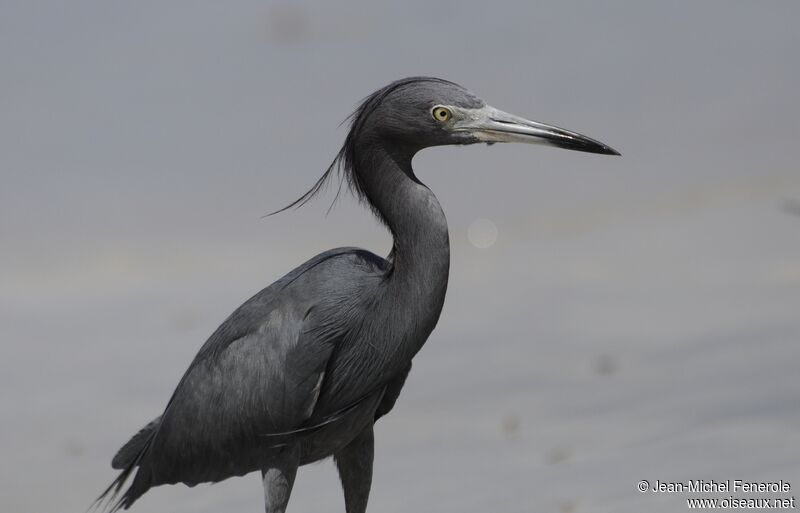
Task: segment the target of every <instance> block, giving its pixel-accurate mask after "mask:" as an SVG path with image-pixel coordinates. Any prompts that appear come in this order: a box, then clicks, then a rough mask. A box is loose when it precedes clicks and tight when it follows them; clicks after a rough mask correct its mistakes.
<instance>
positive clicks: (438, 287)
mask: <svg viewBox="0 0 800 513" xmlns="http://www.w3.org/2000/svg"><path fill="white" fill-rule="evenodd" d="M412 157H413V152H411V151H408V152H403V151H394V152H393V151H391V150H387V149H385V148H384V147H382V146H380V145H373V146H370V147H367V148H362V151H361V152H360V155H359V158H358V162H357V165H356V172H357V173H358V174H359V179H360V180H361V184H362V186H363V188H364V192H365V193H366V195H367V198H368V199H369V201H370V203H371V204H372V205H373V207H374V208H375V209H376V210H377V211H378V212H379V214H380V215H381V217H382V218H383V220H384V221H385V222H386V224H387V226H388V227H389V230H391V232H392V236H393V237H394V248H393V249H392V253H393V261H392V271H391V274H390V276H389V277H388V280H389V281H390V284H389V285H390V290H391V291H392V292H393V293H395V294H398V295H401V296H402V298H403V299H404V300H406V301H408V302H409V303H410V304H414V305H415V306H416V307H417V308H419V309H420V314H421V315H422V316H424V317H426V318H427V317H429V316H432V319H431V321H432V324H431V325H430V327H429V329H430V330H432V329H433V326H434V325H435V324H436V321H437V320H438V317H439V313H440V312H441V308H442V305H443V303H444V295H445V292H446V290H447V278H448V273H449V270H450V242H449V236H448V232H447V219H446V218H445V216H444V212H443V211H442V207H441V206H440V205H439V201H438V200H437V199H436V196H434V194H433V192H431V190H430V189H428V188H427V187H426V186H425V185H423V184H422V183H421V182H420V181H419V180H417V178H416V176H414V172H413V170H412V169H411V158H412ZM423 310H424V311H423ZM428 333H429V331H428ZM425 337H427V333H426V334H425Z"/></svg>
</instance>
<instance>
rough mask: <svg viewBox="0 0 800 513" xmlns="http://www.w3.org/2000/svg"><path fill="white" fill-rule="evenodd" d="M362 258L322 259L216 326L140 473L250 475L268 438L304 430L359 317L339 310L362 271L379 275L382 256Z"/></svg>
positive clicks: (270, 444)
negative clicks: (342, 344)
mask: <svg viewBox="0 0 800 513" xmlns="http://www.w3.org/2000/svg"><path fill="white" fill-rule="evenodd" d="M365 254H367V252H364V251H363V250H353V249H349V248H345V249H341V250H332V251H330V252H327V253H323V254H322V255H319V256H317V257H315V258H314V259H312V260H310V261H309V262H307V263H306V264H304V265H303V266H301V267H299V268H297V269H295V270H294V271H292V272H291V273H289V274H288V275H286V276H285V277H284V278H282V279H281V280H279V281H277V282H276V283H274V284H273V285H271V286H270V287H268V288H266V289H264V290H263V291H261V292H260V293H259V294H257V295H256V296H254V297H253V298H251V299H250V300H248V301H247V302H246V303H245V304H243V305H242V306H241V307H240V308H239V309H237V310H236V311H235V312H234V313H233V314H232V315H231V316H230V317H229V318H228V319H227V320H226V321H225V322H224V323H223V324H222V325H221V326H220V327H219V328H218V329H217V331H216V332H215V333H214V334H213V335H212V336H211V338H209V340H208V341H207V342H206V344H205V345H204V346H203V347H202V349H201V350H200V352H199V353H198V355H197V357H196V358H195V360H194V361H193V362H192V364H191V366H190V367H189V369H188V370H187V372H186V374H185V375H184V377H183V379H182V380H181V382H180V384H179V385H178V387H177V389H176V390H175V392H174V394H173V396H172V399H171V400H170V402H169V404H168V406H167V408H166V410H165V411H164V414H163V416H162V420H161V423H160V425H159V427H158V430H157V431H156V432H155V433H154V436H153V438H152V440H151V441H150V443H149V446H148V447H147V448H146V454H145V455H144V457H143V458H142V459H141V460H140V461H139V462H138V464H139V467H140V471H139V472H140V473H142V472H143V471H144V472H145V473H149V474H150V475H151V476H152V480H151V483H149V484H150V485H151V486H152V485H155V484H160V483H174V482H181V481H182V482H185V483H188V484H193V483H199V482H205V481H218V480H220V479H224V478H226V477H229V476H232V475H242V474H245V473H248V472H251V471H253V470H256V469H258V468H259V464H260V463H261V462H263V461H264V460H265V458H266V457H268V456H269V453H270V451H272V452H274V451H275V450H276V448H275V440H274V438H271V437H269V436H268V435H270V434H272V433H285V432H289V431H292V430H295V429H298V428H301V427H303V425H304V422H305V421H306V420H307V419H309V418H310V417H311V416H312V413H313V412H314V406H315V404H316V401H317V398H318V397H319V394H320V390H321V387H322V385H323V381H324V377H325V369H326V365H327V363H328V360H329V358H330V357H331V354H332V353H333V351H334V349H335V347H336V343H337V341H338V340H339V339H340V338H341V336H342V335H343V333H344V332H346V330H347V329H348V327H349V326H348V323H350V322H351V321H352V319H349V318H347V317H346V316H342V315H340V314H339V313H338V312H341V311H347V309H346V308H338V307H337V305H338V304H340V303H342V302H346V301H347V300H348V299H351V298H353V297H354V296H355V295H356V293H357V291H356V290H354V289H353V288H354V287H358V286H359V285H358V284H359V280H357V279H354V275H355V273H356V272H358V273H361V274H364V273H365V272H375V268H374V267H372V264H371V263H370V262H371V259H374V258H378V257H375V256H374V255H372V254H368V255H369V257H366V256H365ZM364 258H367V261H368V262H367V264H368V265H366V266H365V263H364V261H363V259H364ZM381 261H382V260H381ZM372 263H375V262H372ZM376 265H377V264H376ZM358 266H361V267H358ZM348 273H349V274H348ZM137 479H138V476H137Z"/></svg>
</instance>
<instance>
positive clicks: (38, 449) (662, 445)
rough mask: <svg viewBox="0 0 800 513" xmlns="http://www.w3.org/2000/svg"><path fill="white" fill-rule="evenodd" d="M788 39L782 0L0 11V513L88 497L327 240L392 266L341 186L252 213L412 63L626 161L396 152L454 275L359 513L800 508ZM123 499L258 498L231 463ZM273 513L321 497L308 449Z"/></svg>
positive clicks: (221, 503)
mask: <svg viewBox="0 0 800 513" xmlns="http://www.w3.org/2000/svg"><path fill="white" fill-rule="evenodd" d="M798 19H800V4H798V3H797V2H792V1H786V2H732V1H705V2H690V1H686V2H633V1H631V2H602V3H601V2H549V3H541V2H516V3H512V2H508V3H502V2H499V3H498V2H476V1H473V0H469V1H460V2H455V1H450V2H426V1H416V0H415V1H410V0H408V1H404V2H398V3H396V4H395V5H394V6H386V5H379V4H378V3H375V2H367V1H362V2H355V1H348V2H322V1H319V2H291V3H290V2H280V3H273V2H224V3H223V2H188V1H187V2H155V1H137V2H120V1H103V2H101V1H92V2H86V1H75V2H52V1H51V2H23V1H9V0H3V1H0V73H2V80H0V177H2V185H0V340H2V342H0V440H2V442H0V444H2V445H0V448H1V449H2V464H0V509H2V511H4V512H15V513H23V512H32V513H33V512H35V513H39V512H44V511H83V510H85V508H86V507H87V506H88V505H89V504H90V503H91V501H92V500H93V499H94V498H95V497H96V496H97V494H98V493H99V492H100V491H101V490H102V489H103V488H104V487H105V485H106V484H107V483H108V482H109V481H110V480H111V479H112V477H113V476H114V474H113V473H112V471H111V469H110V467H109V460H110V458H111V456H112V455H113V453H114V452H115V450H116V449H117V448H118V446H120V445H121V444H122V443H123V442H125V441H126V440H127V439H128V437H129V436H130V435H131V434H133V433H134V432H135V431H136V430H138V429H139V428H140V427H141V426H142V425H143V424H144V423H145V422H147V421H148V420H150V419H151V418H152V417H154V416H156V415H157V414H159V413H160V411H161V409H162V408H163V407H164V405H165V404H166V401H167V400H168V398H169V396H170V394H171V392H172V390H173V387H174V386H175V385H176V383H177V381H178V379H179V378H180V376H181V374H182V373H183V371H184V370H185V368H186V366H187V365H188V364H189V362H190V360H191V358H192V357H193V356H194V354H195V352H196V351H197V349H198V348H199V347H200V345H201V344H202V343H203V341H204V340H205V338H206V337H207V336H208V335H209V334H210V333H211V332H212V331H213V330H214V328H215V327H216V326H217V325H218V324H219V323H220V322H221V321H222V320H223V319H224V318H225V317H226V316H227V315H228V313H230V312H231V311H232V310H233V309H234V308H235V307H236V306H238V305H239V304H240V303H241V302H242V301H243V300H245V299H246V298H248V297H249V296H250V295H252V294H253V293H255V292H256V291H257V290H259V289H260V288H262V287H263V286H265V285H267V284H269V283H270V282H272V281H273V280H274V279H276V278H278V277H279V276H281V275H283V274H284V273H285V272H287V271H288V270H289V269H291V268H292V267H294V265H296V264H298V263H300V262H301V261H303V260H305V259H307V258H309V257H311V256H313V255H314V254H316V253H317V252H320V251H322V250H324V249H327V248H331V247H336V246H342V245H359V246H363V247H366V248H369V249H371V250H373V251H375V252H377V253H380V254H384V253H386V252H388V250H389V247H390V240H389V237H388V235H387V233H386V232H385V231H383V229H381V228H380V227H379V226H378V224H377V223H376V222H375V221H373V220H372V219H371V218H370V215H369V214H368V213H367V212H366V211H365V210H364V209H363V208H361V207H359V206H358V205H357V204H356V203H355V201H354V200H353V199H352V198H351V197H350V196H349V195H346V196H344V197H343V198H341V199H340V201H339V203H338V204H337V206H336V207H335V208H334V209H333V211H332V212H331V213H330V215H328V216H326V215H325V211H326V209H327V207H328V205H329V203H330V201H331V200H332V199H333V195H334V194H333V191H329V192H330V193H329V194H328V195H327V196H325V197H323V198H322V199H318V200H315V201H314V202H313V203H312V204H310V205H309V206H307V207H304V208H302V209H300V210H298V211H292V212H287V213H284V214H281V215H279V216H275V217H271V218H266V219H262V218H261V216H262V215H263V214H265V213H267V212H270V211H272V210H275V209H276V208H279V207H281V206H283V205H285V204H286V203H288V202H289V201H291V200H293V199H295V198H296V197H297V196H299V195H300V194H301V193H302V192H304V191H305V190H306V189H307V188H308V187H309V186H310V185H311V184H312V183H313V182H314V181H315V180H316V179H317V178H318V177H319V175H320V174H321V173H322V172H323V171H324V169H325V168H326V167H327V165H328V164H329V162H330V161H331V160H332V158H333V156H334V155H335V153H336V151H337V150H338V147H339V145H340V144H341V142H342V140H343V138H344V135H345V128H344V127H340V126H338V124H339V123H340V122H341V121H342V120H343V119H344V118H345V117H346V116H347V115H348V114H349V113H350V111H351V110H352V108H353V107H354V106H355V104H356V103H357V101H358V100H360V99H361V98H362V97H364V96H365V95H367V94H368V93H370V92H371V91H373V90H374V89H376V88H378V87H381V86H383V85H384V84H386V83H388V82H389V81H391V80H394V79H397V78H401V77H404V76H408V75H420V74H429V75H436V76H441V77H443V78H447V79H450V80H453V81H456V82H459V83H461V84H462V85H464V86H466V87H468V88H470V89H471V90H473V91H474V92H475V93H477V94H479V95H480V96H481V97H483V98H484V99H485V100H486V101H487V102H489V103H491V104H492V105H494V106H496V107H498V108H501V109H504V110H507V111H510V112H514V113H516V114H519V115H522V116H526V117H530V118H532V119H536V120H540V121H545V122H550V123H554V124H557V125H560V126H563V127H565V128H569V129H573V130H576V131H580V132H583V133H586V134H587V135H589V136H592V137H595V138H597V139H600V140H602V141H603V142H605V143H608V144H609V145H611V146H613V147H614V148H616V149H618V150H619V151H621V152H622V154H623V157H622V158H609V157H602V156H597V155H585V154H579V153H573V152H567V151H562V150H556V149H550V148H541V147H530V146H521V145H520V146H512V145H506V146H503V145H496V146H492V147H486V146H472V147H466V148H449V147H446V148H437V149H431V150H426V151H424V152H422V153H421V154H419V155H418V156H417V158H416V159H415V168H416V170H417V174H418V175H419V176H420V178H421V179H422V180H423V181H425V182H426V184H427V185H428V186H430V187H431V189H433V190H434V191H435V192H436V193H437V195H438V196H439V198H440V201H441V203H442V205H443V207H444V209H445V212H446V213H447V215H448V219H449V222H450V232H451V239H452V254H453V256H452V272H451V286H450V291H449V295H448V299H447V303H446V305H445V309H444V312H443V315H442V319H441V321H440V323H439V327H438V329H437V330H436V331H435V332H434V334H433V335H432V337H431V338H430V340H429V341H428V344H427V345H426V346H425V348H424V349H423V350H422V352H421V353H420V354H419V355H418V357H417V359H416V361H415V366H414V370H413V371H412V374H411V377H410V379H409V381H408V384H407V385H406V388H405V392H404V394H403V395H402V396H401V399H400V401H399V402H398V405H397V407H396V408H395V410H394V412H393V414H392V415H390V416H389V417H387V418H386V419H384V420H382V421H381V422H380V423H379V425H378V428H377V437H378V445H377V461H376V468H375V484H374V487H373V493H372V498H371V511H382V512H401V511H402V512H406V511H438V512H452V513H456V512H458V513H461V512H477V511H491V512H511V513H515V512H519V513H522V512H533V511H558V512H562V513H573V512H574V513H579V512H584V511H586V512H588V511H592V512H614V513H619V512H624V511H631V512H634V511H650V512H661V511H664V512H666V511H683V510H685V509H686V504H685V499H686V498H687V495H685V494H684V495H657V494H650V493H648V494H641V493H639V492H638V491H637V490H636V483H637V481H638V480H640V479H649V480H651V481H655V480H656V479H660V480H664V481H677V480H684V481H685V480H688V479H716V480H723V479H745V480H752V481H756V480H768V479H784V480H788V481H789V482H791V483H792V485H793V491H792V494H795V490H797V489H798V487H800V373H799V372H798V362H799V361H800V345H799V343H800V339H799V338H800V315H798V309H799V308H798V307H800V169H799V168H798V164H797V147H798V144H799V143H800V141H799V140H798V136H799V135H800V101H798V91H799V90H800V60H798V49H799V48H800V31H799V30H798V28H797V21H798ZM470 227H471V229H470ZM493 228H496V238H495V237H494V235H495V233H494V231H493ZM772 497H777V496H776V495H774V494H773V495H772ZM134 509H135V511H136V512H138V513H145V512H148V511H172V512H190V511H191V512H215V511H240V512H252V511H263V499H262V491H261V486H260V480H259V476H258V475H250V476H247V477H244V478H239V479H231V480H228V481H225V482H223V483H221V484H217V485H214V486H208V485H203V486H199V487H197V488H196V489H193V490H192V489H189V488H186V487H184V486H173V487H160V488H157V489H154V490H152V491H151V492H149V493H148V494H147V495H146V496H145V497H144V498H142V500H140V501H139V503H137V504H136V507H135V508H134ZM290 511H291V513H303V512H319V511H344V506H343V500H342V497H341V492H340V490H339V484H338V480H337V477H336V475H335V471H334V467H333V465H332V464H331V463H330V462H323V463H321V464H318V465H314V466H311V467H305V468H303V469H302V470H301V472H300V474H299V477H298V480H297V484H296V486H295V490H294V494H293V498H292V502H291V504H290Z"/></svg>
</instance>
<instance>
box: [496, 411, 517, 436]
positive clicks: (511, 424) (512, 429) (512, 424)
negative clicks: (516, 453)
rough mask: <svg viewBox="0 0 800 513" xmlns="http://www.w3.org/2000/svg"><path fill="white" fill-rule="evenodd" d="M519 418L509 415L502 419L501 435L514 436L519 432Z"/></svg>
mask: <svg viewBox="0 0 800 513" xmlns="http://www.w3.org/2000/svg"><path fill="white" fill-rule="evenodd" d="M519 425H520V421H519V416H518V415H514V414H509V415H506V416H505V417H503V422H502V423H501V426H502V428H503V433H505V434H506V435H507V436H514V435H516V434H517V433H518V432H519Z"/></svg>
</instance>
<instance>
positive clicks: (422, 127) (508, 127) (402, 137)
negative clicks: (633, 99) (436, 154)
mask: <svg viewBox="0 0 800 513" xmlns="http://www.w3.org/2000/svg"><path fill="white" fill-rule="evenodd" d="M351 134H354V135H357V136H358V137H359V138H362V139H363V138H375V139H378V140H383V141H385V142H389V143H392V144H394V145H400V146H404V147H406V148H410V149H412V150H414V151H416V150H419V149H422V148H426V147H429V146H441V145H446V144H473V143H479V142H484V143H490V144H491V143H499V142H522V143H531V144H547V145H552V146H558V147H560V148H566V149H570V150H577V151H585V152H590V153H602V154H607V155H619V153H617V152H616V151H615V150H613V149H612V148H610V147H608V146H607V145H605V144H603V143H601V142H598V141H595V140H594V139H590V138H589V137H586V136H584V135H581V134H578V133H576V132H571V131H569V130H564V129H563V128H558V127H555V126H552V125H547V124H544V123H540V122H537V121H531V120H528V119H525V118H521V117H519V116H515V115H513V114H509V113H507V112H503V111H501V110H499V109H496V108H494V107H491V106H489V105H487V104H486V103H485V102H484V101H483V100H481V99H480V98H478V97H477V96H475V95H474V94H472V93H470V92H469V91H467V90H466V89H464V88H463V87H461V86H459V85H458V84H454V83H452V82H448V81H446V80H442V79H438V78H431V77H414V78H407V79H403V80H398V81H397V82H394V83H392V84H389V85H388V86H386V87H384V88H383V89H380V90H378V91H376V92H375V93H373V94H372V95H370V96H369V97H367V98H366V99H365V100H364V102H363V103H362V104H361V106H360V107H359V109H358V110H357V111H356V112H355V113H354V115H353V126H352V129H351Z"/></svg>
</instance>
